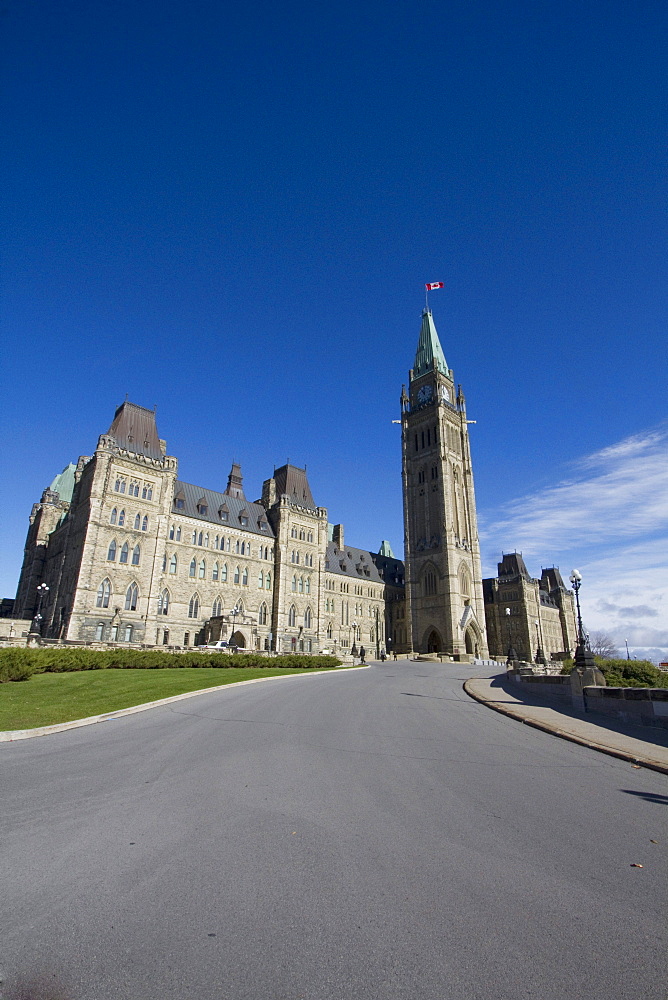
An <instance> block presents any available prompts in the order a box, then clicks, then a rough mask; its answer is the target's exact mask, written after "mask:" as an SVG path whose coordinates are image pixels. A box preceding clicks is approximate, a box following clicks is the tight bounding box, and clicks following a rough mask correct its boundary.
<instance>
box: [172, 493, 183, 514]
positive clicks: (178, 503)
mask: <svg viewBox="0 0 668 1000" xmlns="http://www.w3.org/2000/svg"><path fill="white" fill-rule="evenodd" d="M185 505H186V498H185V496H184V495H183V493H177V494H176V496H175V497H174V508H175V509H176V510H183V508H184V507H185Z"/></svg>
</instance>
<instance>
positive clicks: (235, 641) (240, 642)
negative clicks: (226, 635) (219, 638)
mask: <svg viewBox="0 0 668 1000" xmlns="http://www.w3.org/2000/svg"><path fill="white" fill-rule="evenodd" d="M230 642H231V644H232V645H233V646H236V647H237V649H245V648H246V637H245V635H244V634H243V632H239V631H237V632H233V633H232V638H231V639H230Z"/></svg>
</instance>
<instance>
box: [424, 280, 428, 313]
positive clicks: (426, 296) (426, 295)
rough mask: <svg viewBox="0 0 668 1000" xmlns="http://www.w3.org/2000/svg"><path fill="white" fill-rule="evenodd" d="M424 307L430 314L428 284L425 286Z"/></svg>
mask: <svg viewBox="0 0 668 1000" xmlns="http://www.w3.org/2000/svg"><path fill="white" fill-rule="evenodd" d="M424 307H425V309H426V311H427V312H429V288H428V286H427V284H426V283H425V286H424Z"/></svg>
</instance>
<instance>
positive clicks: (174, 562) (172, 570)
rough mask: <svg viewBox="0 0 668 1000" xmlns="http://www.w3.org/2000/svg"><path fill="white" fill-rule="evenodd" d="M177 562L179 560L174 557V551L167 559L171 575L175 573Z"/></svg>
mask: <svg viewBox="0 0 668 1000" xmlns="http://www.w3.org/2000/svg"><path fill="white" fill-rule="evenodd" d="M178 564H179V561H178V559H177V558H176V552H175V553H174V555H173V556H172V558H171V559H170V561H169V572H170V573H171V574H172V575H174V574H175V573H176V569H177V566H178Z"/></svg>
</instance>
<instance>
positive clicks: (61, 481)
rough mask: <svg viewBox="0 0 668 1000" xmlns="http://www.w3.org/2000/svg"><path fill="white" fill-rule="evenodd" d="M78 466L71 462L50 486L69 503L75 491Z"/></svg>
mask: <svg viewBox="0 0 668 1000" xmlns="http://www.w3.org/2000/svg"><path fill="white" fill-rule="evenodd" d="M76 468H77V467H76V465H73V464H72V462H70V464H69V465H66V466H65V468H64V469H63V471H62V472H61V473H59V475H57V476H56V478H55V479H54V480H53V482H52V483H51V485H50V486H49V489H50V490H53V492H54V493H58V494H59V496H60V499H61V500H66V501H67V502H68V503H69V502H70V500H71V499H72V494H73V493H74V473H75V472H76Z"/></svg>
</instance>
